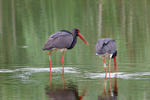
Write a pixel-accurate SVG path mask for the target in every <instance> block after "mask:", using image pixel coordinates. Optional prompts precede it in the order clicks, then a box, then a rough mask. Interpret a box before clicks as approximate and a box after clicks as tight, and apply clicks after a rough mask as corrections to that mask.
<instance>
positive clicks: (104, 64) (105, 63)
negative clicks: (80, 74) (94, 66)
mask: <svg viewBox="0 0 150 100" xmlns="http://www.w3.org/2000/svg"><path fill="white" fill-rule="evenodd" d="M103 62H104V70H105V78H107V69H106V63H105V58H103Z"/></svg>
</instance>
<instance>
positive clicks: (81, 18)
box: [0, 0, 150, 100]
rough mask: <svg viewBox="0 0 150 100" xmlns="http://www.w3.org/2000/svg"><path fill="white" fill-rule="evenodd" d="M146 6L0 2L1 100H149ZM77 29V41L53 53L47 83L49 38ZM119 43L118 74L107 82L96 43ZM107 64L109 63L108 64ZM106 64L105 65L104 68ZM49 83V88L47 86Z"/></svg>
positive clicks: (96, 0)
mask: <svg viewBox="0 0 150 100" xmlns="http://www.w3.org/2000/svg"><path fill="white" fill-rule="evenodd" d="M149 4H150V1H148V0H111V1H110V0H63V1H60V0H59V1H58V0H23V1H21V0H0V100H149V99H150V95H149V94H150V86H149V84H150V51H149V49H150V45H149V43H150V13H149V10H150V6H149ZM73 28H79V29H80V32H81V33H82V35H84V37H85V38H86V40H87V41H88V42H89V45H88V46H87V45H85V44H84V43H83V42H82V41H81V40H80V39H78V42H77V44H76V46H75V47H74V48H73V49H72V50H68V51H67V52H66V53H65V60H64V63H65V69H64V71H65V75H64V79H63V77H62V65H61V57H62V52H59V50H57V51H53V52H52V55H51V59H52V80H51V82H50V81H49V61H48V51H42V47H43V44H44V43H45V41H46V40H47V38H48V36H49V35H51V34H52V33H54V32H57V31H59V30H62V29H66V30H69V31H71V30H72V29H73ZM106 37H110V38H113V39H115V40H116V43H117V50H118V55H117V73H114V68H113V61H112V63H111V68H112V73H111V79H109V75H108V76H107V80H106V79H105V73H104V67H103V62H102V59H101V58H99V57H97V56H96V52H95V45H96V42H97V40H98V39H99V38H106ZM107 62H108V61H107ZM107 64H108V63H107ZM50 83H51V87H50V86H49V84H50Z"/></svg>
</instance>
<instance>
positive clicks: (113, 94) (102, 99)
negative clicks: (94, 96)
mask: <svg viewBox="0 0 150 100" xmlns="http://www.w3.org/2000/svg"><path fill="white" fill-rule="evenodd" d="M106 85H107V78H106V77H105V81H104V91H103V93H102V94H101V96H98V100H117V96H118V88H117V74H116V73H115V77H114V89H113V90H112V88H111V78H110V77H109V88H108V92H107V91H106Z"/></svg>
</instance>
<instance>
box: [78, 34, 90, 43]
mask: <svg viewBox="0 0 150 100" xmlns="http://www.w3.org/2000/svg"><path fill="white" fill-rule="evenodd" d="M78 36H79V37H80V39H81V40H82V41H83V42H84V43H85V44H86V45H88V42H87V41H86V40H85V39H84V38H83V36H82V35H81V34H80V32H78Z"/></svg>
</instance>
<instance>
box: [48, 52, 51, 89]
mask: <svg viewBox="0 0 150 100" xmlns="http://www.w3.org/2000/svg"><path fill="white" fill-rule="evenodd" d="M48 54H49V69H50V80H49V86H50V87H51V52H50V51H49V53H48Z"/></svg>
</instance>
